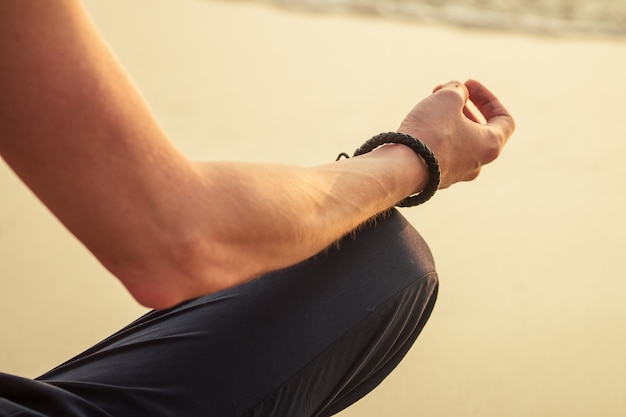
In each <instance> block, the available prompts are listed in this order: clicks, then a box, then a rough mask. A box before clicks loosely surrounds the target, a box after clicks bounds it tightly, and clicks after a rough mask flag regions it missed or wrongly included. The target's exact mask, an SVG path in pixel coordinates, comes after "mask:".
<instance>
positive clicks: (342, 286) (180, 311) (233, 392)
mask: <svg viewBox="0 0 626 417" xmlns="http://www.w3.org/2000/svg"><path fill="white" fill-rule="evenodd" d="M436 291H437V278H436V273H435V270H434V264H433V261H432V257H431V255H430V251H429V250H428V247H427V246H426V244H425V242H424V241H423V240H422V239H421V237H420V236H419V235H418V234H417V232H416V231H415V230H414V229H413V228H412V227H411V226H410V225H409V224H408V222H406V220H405V219H404V218H403V217H402V216H400V215H399V213H398V212H396V211H395V210H394V211H392V213H391V214H390V215H389V216H388V217H386V218H385V219H382V220H379V221H378V222H377V223H376V224H375V225H371V226H368V227H365V228H364V229H363V230H360V231H359V232H357V233H356V234H355V236H354V237H352V236H349V237H346V238H345V239H343V240H342V241H341V242H340V248H339V249H337V248H331V249H329V250H328V251H327V252H325V253H323V254H320V255H318V256H317V257H315V258H312V259H309V260H307V261H305V262H302V263H300V264H298V265H295V266H293V267H291V268H287V269H284V270H280V271H277V272H274V273H271V274H267V275H265V276H263V277H261V278H259V279H256V280H254V281H251V282H249V283H246V284H244V285H241V286H238V287H236V288H232V289H229V290H226V291H223V292H220V293H217V294H213V295H209V296H205V297H201V298H198V299H195V300H192V301H189V302H186V303H184V304H181V305H179V306H177V307H175V308H172V309H170V310H164V311H153V312H150V313H148V314H147V315H145V316H144V317H142V318H140V319H139V320H137V321H136V322H134V323H132V324H131V325H129V326H127V327H126V328H124V329H122V330H121V331H119V332H118V333H116V334H114V335H113V336H111V337H110V338H108V339H106V340H104V341H103V342H101V343H99V344H98V345H96V346H94V347H93V348H91V349H89V350H88V351H86V352H84V353H83V354H81V355H79V356H77V357H76V358H74V359H72V360H70V361H68V362H67V363H65V364H63V365H61V366H59V367H58V368H56V369H54V370H52V371H50V372H48V373H46V374H45V375H43V376H42V377H40V378H38V381H35V382H33V383H43V384H44V386H50V387H54V389H55V390H58V391H59V392H67V393H68V395H71V396H73V397H75V398H80V399H81V401H85V402H87V403H88V404H90V405H93V406H95V407H97V408H99V409H100V410H103V411H104V412H106V413H108V414H110V415H112V416H133V417H134V416H138V415H150V416H160V415H162V416H177V415H180V416H185V417H193V416H207V415H210V416H243V415H250V416H253V415H255V416H265V415H272V416H274V417H280V416H285V417H287V416H288V417H298V416H328V415H331V414H334V413H336V412H338V411H340V410H341V409H343V408H345V407H347V406H349V405H350V404H352V403H353V402H355V401H356V400H358V399H359V398H361V397H362V396H364V395H365V394H367V393H368V392H369V391H371V389H373V388H374V387H375V386H376V385H378V384H379V383H380V382H381V381H382V379H383V378H384V377H385V376H386V375H388V374H389V372H391V370H392V369H393V368H394V367H395V366H396V365H397V364H398V362H399V361H400V360H401V358H402V357H403V356H404V354H405V353H406V352H407V350H408V349H409V347H410V345H411V344H412V343H413V341H414V340H415V338H416V337H417V335H418V334H419V332H420V331H421V329H422V327H423V326H424V324H425V322H426V320H427V319H428V316H429V314H430V312H431V310H432V308H433V305H434V301H435V298H436ZM3 395H4V393H3V391H2V384H1V382H0V396H3ZM8 399H9V400H11V398H8ZM0 409H1V408H0Z"/></svg>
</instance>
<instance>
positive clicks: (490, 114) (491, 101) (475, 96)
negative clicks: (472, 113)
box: [465, 80, 515, 137]
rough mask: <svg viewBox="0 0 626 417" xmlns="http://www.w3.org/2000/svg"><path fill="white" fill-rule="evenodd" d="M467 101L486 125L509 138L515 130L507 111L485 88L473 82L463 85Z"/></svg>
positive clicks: (469, 81)
mask: <svg viewBox="0 0 626 417" xmlns="http://www.w3.org/2000/svg"><path fill="white" fill-rule="evenodd" d="M465 86H466V87H467V90H468V92H469V99H470V100H471V101H472V103H474V105H475V106H476V108H477V109H478V111H480V113H481V114H482V115H483V116H484V117H485V120H486V121H487V124H488V125H490V126H493V127H495V128H497V129H499V130H501V132H502V133H503V134H504V135H505V137H509V136H510V135H511V134H512V133H513V130H515V122H514V120H513V117H512V116H511V114H510V113H509V111H508V110H507V109H506V107H504V105H503V104H502V103H501V102H500V100H499V99H498V98H497V97H496V96H495V95H494V94H493V93H492V92H491V91H489V89H488V88H487V87H485V86H484V85H482V84H481V83H479V82H478V81H475V80H468V81H467V82H466V83H465Z"/></svg>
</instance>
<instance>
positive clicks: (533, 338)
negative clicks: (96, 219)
mask: <svg viewBox="0 0 626 417" xmlns="http://www.w3.org/2000/svg"><path fill="white" fill-rule="evenodd" d="M87 6H88V8H89V10H90V12H91V13H92V15H93V17H94V19H95V20H96V22H97V24H98V26H99V27H100V28H101V30H102V32H103V33H104V36H105V37H106V39H107V40H108V41H109V42H110V44H111V46H112V48H113V49H114V50H115V51H116V53H117V54H118V56H119V58H120V60H121V61H122V63H123V64H124V65H125V66H126V68H127V69H128V71H129V72H130V73H131V75H132V77H133V78H134V80H135V81H136V82H137V84H138V85H139V87H140V89H141V90H142V92H143V93H144V95H145V96H146V98H147V100H148V101H149V103H150V105H151V106H152V108H153V109H154V111H155V113H156V114H157V116H158V118H159V119H160V121H161V123H162V124H163V126H164V127H165V129H166V130H167V131H168V132H169V133H170V134H171V137H172V138H173V140H174V141H175V142H176V143H177V145H178V146H179V147H180V148H181V149H182V150H184V151H185V152H186V153H187V154H188V155H190V156H191V157H193V158H197V159H241V160H251V161H275V162H286V163H295V164H303V165H314V164H319V163H324V162H327V161H331V160H333V159H334V158H335V156H336V155H337V153H338V152H340V151H348V152H351V151H352V150H353V149H355V148H356V147H357V146H358V145H360V144H361V143H362V142H363V141H364V140H365V139H367V138H368V137H370V136H372V135H373V134H375V133H378V132H381V131H387V130H393V129H395V128H397V125H398V124H399V122H400V120H401V119H402V118H403V116H404V115H405V113H406V112H407V111H408V110H409V109H410V108H411V107H412V105H413V104H414V103H415V102H416V101H418V100H419V99H421V98H422V97H424V96H425V95H427V94H428V93H429V92H430V90H431V89H432V87H433V86H434V85H436V84H438V83H440V82H444V81H448V80H450V79H461V80H464V79H466V78H469V77H472V78H476V79H479V80H481V81H483V82H484V83H485V84H487V85H488V86H489V87H490V88H491V89H492V90H493V91H494V92H496V94H497V95H499V96H500V98H501V99H502V101H503V102H504V103H505V104H506V105H507V106H508V107H509V109H510V110H511V112H512V113H513V114H514V115H515V116H516V120H517V123H518V129H517V132H516V133H515V135H514V137H513V138H512V140H511V142H510V143H509V145H508V147H507V148H506V150H505V152H504V154H503V155H502V157H501V158H500V159H499V160H497V161H496V162H494V163H493V164H492V165H490V166H488V167H486V168H485V169H484V170H483V174H482V175H481V177H480V178H479V179H478V180H477V181H476V182H474V183H469V184H461V185H457V186H455V187H453V188H452V189H449V190H445V191H441V192H440V193H438V195H436V196H435V198H434V199H433V200H432V201H431V202H429V203H428V204H426V205H424V206H422V207H419V208H413V209H408V210H403V213H404V214H405V215H406V216H407V217H408V218H409V219H410V220H411V222H412V223H413V224H414V225H415V227H416V228H417V229H418V230H420V232H421V233H422V234H423V235H424V236H425V238H426V240H427V241H428V242H429V243H430V245H431V249H432V250H433V252H434V255H435V259H436V261H437V264H438V269H439V274H440V279H441V289H440V296H439V301H438V305H437V306H436V308H435V312H434V313H433V316H432V318H431V320H430V322H429V324H428V325H427V326H426V329H425V331H424V332H423V334H422V336H421V337H420V339H418V342H417V343H416V345H415V346H414V347H413V349H412V351H411V352H410V353H409V355H408V356H407V358H406V359H405V360H404V362H403V363H402V364H401V365H400V366H399V367H398V369H397V370H396V372H394V373H393V374H392V375H391V376H390V377H389V378H388V379H387V380H386V381H385V382H384V383H383V384H382V385H381V386H380V387H379V388H377V389H376V390H375V391H374V392H373V393H372V394H371V395H370V396H368V397H366V398H365V399H364V400H362V401H361V402H359V403H358V404H357V405H355V406H353V407H352V408H350V409H348V410H347V411H345V412H343V413H342V415H344V416H361V417H367V416H381V415H385V416H416V415H424V416H520V417H521V416H535V417H537V416H555V415H563V416H565V415H566V416H570V417H573V416H592V415H593V416H596V415H605V416H617V415H626V399H625V397H624V393H625V392H626V324H625V323H624V322H625V320H626V302H624V298H625V296H626V265H625V256H624V248H623V245H624V242H625V240H626V225H625V223H624V213H625V212H626V196H625V192H624V191H625V187H624V182H625V178H626V164H625V163H624V159H625V158H626V156H625V155H626V127H625V126H626V125H625V118H626V116H625V115H626V105H625V104H624V100H625V96H626V82H625V79H624V75H625V74H626V40H625V39H624V38H607V37H590V36H584V37H583V36H567V37H559V36H546V35H537V34H534V35H529V34H527V33H524V32H520V31H508V32H506V31H495V30H487V29H482V30H481V29H476V28H473V29H470V28H461V27H458V26H457V27H455V26H452V25H447V24H435V23H432V22H429V23H424V22H421V23H420V22H414V21H406V20H402V19H400V20H394V19H389V18H388V19H383V18H377V17H373V16H365V15H350V14H345V13H342V14H325V13H303V12H297V11H288V10H285V9H281V8H276V7H272V6H268V5H264V4H258V3H256V4H255V3H245V2H244V3H240V2H234V3H227V2H212V1H199V0H186V1H181V0H150V1H148V0H132V1H129V0H107V1H96V0H90V1H87ZM0 190H1V193H2V194H1V195H2V198H1V199H0V279H1V281H0V286H1V287H0V288H1V291H0V334H1V335H2V336H1V337H2V340H1V343H0V370H2V371H3V372H9V373H16V374H20V375H24V376H29V377H34V376H36V375H38V374H40V373H42V372H44V371H45V370H47V369H49V368H51V367H53V366H55V365H56V364H58V363H60V362H61V361H64V360H65V359H67V358H69V357H71V356H73V355H75V354H77V353H79V352H80V351H82V350H83V349H85V348H87V347H88V346H90V345H91V344H93V343H95V342H97V341H99V340H100V339H101V338H103V337H105V336H107V335H108V334H110V333H111V332H113V331H115V330H117V329H118V328H119V327H121V326H123V325H124V324H126V323H127V322H129V321H130V320H132V319H134V318H135V317H137V316H138V315H139V314H141V313H142V312H143V311H144V309H142V308H141V307H139V306H137V304H136V303H135V302H134V301H133V300H132V299H131V298H130V297H129V296H128V295H127V294H126V292H125V291H124V289H123V288H122V287H121V286H120V285H119V284H118V283H117V282H116V281H115V280H114V279H112V278H111V276H110V275H109V274H108V273H107V272H106V271H104V270H103V269H102V267H100V265H99V264H98V263H97V262H96V261H95V260H94V259H93V258H92V257H91V255H90V254H89V253H88V252H86V250H85V249H84V248H83V247H82V246H81V245H80V244H79V243H78V242H77V241H76V240H75V239H74V238H73V237H72V236H71V235H70V234H69V233H67V232H66V231H65V230H64V229H63V227H62V226H60V224H59V223H58V222H57V221H56V220H55V219H54V218H53V217H52V216H51V215H50V214H49V213H48V212H47V211H46V209H45V208H44V207H43V206H42V205H41V204H40V203H39V202H38V201H37V200H36V199H35V198H34V197H33V196H32V194H31V193H30V192H29V191H28V190H27V189H26V188H25V187H24V186H23V185H22V184H21V183H20V182H19V181H18V180H17V179H16V178H15V176H14V175H13V174H12V172H11V171H10V170H9V169H8V168H7V167H6V165H4V164H3V163H0Z"/></svg>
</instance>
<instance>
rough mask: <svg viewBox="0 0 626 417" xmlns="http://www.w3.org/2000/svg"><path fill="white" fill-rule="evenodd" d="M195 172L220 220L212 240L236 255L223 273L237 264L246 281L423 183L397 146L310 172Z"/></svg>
mask: <svg viewBox="0 0 626 417" xmlns="http://www.w3.org/2000/svg"><path fill="white" fill-rule="evenodd" d="M200 169H201V170H202V172H203V173H204V174H205V177H206V178H208V179H209V181H210V185H209V187H208V188H209V190H210V191H209V192H208V193H207V195H209V196H211V197H210V199H211V201H213V202H214V203H213V204H208V205H207V206H209V208H207V209H206V210H207V212H210V213H211V216H210V217H211V218H218V219H222V220H223V223H222V224H221V225H216V226H217V227H219V228H218V229H217V230H216V232H217V233H218V235H216V236H215V238H214V239H213V240H214V241H218V242H221V243H223V244H225V247H226V250H225V253H230V254H233V255H234V256H236V257H237V259H229V258H228V257H227V256H224V257H223V259H226V260H227V265H225V266H224V268H225V269H227V268H231V269H232V266H233V265H235V264H236V265H238V267H239V268H241V269H242V270H241V271H238V272H239V273H241V272H244V271H245V272H244V273H243V275H245V276H255V275H258V274H260V273H263V272H267V271H269V270H272V269H277V268H280V267H284V266H287V265H290V264H293V263H296V262H298V261H300V260H302V259H304V258H307V257H309V256H312V255H314V254H315V253H317V252H319V251H320V250H322V249H324V248H325V247H327V246H328V245H329V244H331V243H332V242H333V241H335V240H337V239H339V238H340V237H341V236H343V235H344V234H346V233H348V232H349V231H351V230H353V229H354V228H356V227H357V226H358V225H359V224H361V223H362V222H364V221H365V220H367V219H369V218H371V217H372V216H374V215H376V214H378V213H380V212H381V211H384V210H386V209H388V208H389V207H391V206H393V205H394V204H395V203H397V202H398V201H399V200H401V199H402V198H404V197H406V196H407V195H409V194H411V193H412V192H415V191H417V190H421V189H422V188H423V186H424V184H425V182H426V180H427V179H428V174H427V172H426V167H425V165H424V164H423V162H422V161H421V159H420V158H419V157H418V156H416V155H415V154H414V153H413V152H412V151H411V150H410V149H408V148H406V147H404V146H396V145H392V146H385V147H383V148H381V149H378V150H376V151H374V152H372V153H371V154H368V155H364V156H361V157H358V158H352V159H350V160H344V161H341V162H336V163H331V164H326V165H321V166H317V167H313V168H301V167H294V166H284V165H258V164H245V163H208V164H203V165H201V166H200ZM240 254H241V255H243V256H239V255H240ZM218 261H219V260H218Z"/></svg>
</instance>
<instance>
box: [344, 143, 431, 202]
mask: <svg viewBox="0 0 626 417" xmlns="http://www.w3.org/2000/svg"><path fill="white" fill-rule="evenodd" d="M385 143H399V144H402V145H406V146H408V147H409V148H411V149H413V151H414V152H415V153H416V154H418V155H419V156H421V157H422V158H423V159H424V161H426V165H427V166H428V183H427V184H426V187H425V188H424V190H423V191H422V192H420V193H419V194H414V195H412V196H409V197H407V198H405V199H404V200H401V201H400V202H398V203H397V204H396V206H398V207H412V206H417V205H419V204H422V203H425V202H426V201H428V200H429V199H430V198H431V197H432V196H433V195H434V194H435V192H436V191H437V189H438V188H439V181H440V179H441V172H440V171H439V163H438V162H437V158H436V157H435V155H434V154H433V153H432V151H431V150H430V149H429V148H428V146H426V145H425V144H424V143H423V142H422V141H420V140H418V139H416V138H414V137H413V136H411V135H407V134H406V133H398V132H387V133H381V134H379V135H376V136H374V137H373V138H371V139H369V140H368V141H367V142H365V143H364V144H363V145H361V146H360V147H359V148H358V149H357V150H356V151H354V156H358V155H363V154H364V153H368V152H370V151H373V150H374V149H376V148H378V147H379V146H380V145H383V144H385ZM341 156H347V155H345V154H343V155H340V157H341ZM338 159H339V158H338Z"/></svg>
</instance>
